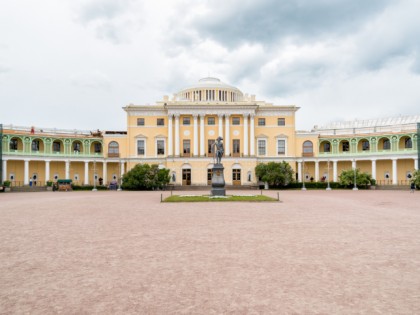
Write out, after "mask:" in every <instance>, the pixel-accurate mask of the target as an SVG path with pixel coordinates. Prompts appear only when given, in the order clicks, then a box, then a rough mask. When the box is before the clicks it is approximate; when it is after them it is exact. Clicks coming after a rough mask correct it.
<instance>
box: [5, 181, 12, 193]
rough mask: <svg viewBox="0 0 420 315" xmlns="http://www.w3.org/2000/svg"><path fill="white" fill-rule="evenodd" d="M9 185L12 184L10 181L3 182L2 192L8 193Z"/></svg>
mask: <svg viewBox="0 0 420 315" xmlns="http://www.w3.org/2000/svg"><path fill="white" fill-rule="evenodd" d="M11 184H12V182H11V181H10V180H5V181H4V182H3V186H4V191H5V192H7V191H10V185H11Z"/></svg>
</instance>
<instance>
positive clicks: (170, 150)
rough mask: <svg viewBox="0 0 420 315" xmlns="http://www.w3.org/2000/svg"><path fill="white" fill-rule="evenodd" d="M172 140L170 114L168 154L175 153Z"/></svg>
mask: <svg viewBox="0 0 420 315" xmlns="http://www.w3.org/2000/svg"><path fill="white" fill-rule="evenodd" d="M172 140H173V137H172V115H168V156H173V155H174V150H173V145H172Z"/></svg>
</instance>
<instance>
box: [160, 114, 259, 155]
mask: <svg viewBox="0 0 420 315" xmlns="http://www.w3.org/2000/svg"><path fill="white" fill-rule="evenodd" d="M242 116H243V121H244V123H243V135H244V138H243V139H244V140H243V142H244V143H243V156H255V137H254V128H255V122H254V116H255V115H254V114H243V115H242ZM198 117H200V119H198ZM205 117H206V115H205V114H193V139H192V143H193V156H205V154H206V150H205V147H206V144H205V132H204V126H205ZM230 117H231V114H220V115H218V136H220V137H222V138H223V140H224V141H223V143H224V148H225V156H229V155H230V154H231V143H230V130H231V127H230ZM223 118H224V134H223ZM248 118H249V120H250V122H249V125H248ZM173 119H175V137H174V136H173V129H174V128H173ZM179 119H180V114H175V115H172V114H171V115H169V116H168V156H179V155H180V122H179ZM199 121H200V122H199ZM198 124H200V137H198V130H199V128H198ZM248 126H249V127H248ZM248 134H249V140H248ZM174 138H175V143H174V142H173V140H174ZM174 151H175V152H174ZM248 152H249V153H248Z"/></svg>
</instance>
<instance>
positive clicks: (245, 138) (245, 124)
mask: <svg viewBox="0 0 420 315" xmlns="http://www.w3.org/2000/svg"><path fill="white" fill-rule="evenodd" d="M244 156H248V114H244Z"/></svg>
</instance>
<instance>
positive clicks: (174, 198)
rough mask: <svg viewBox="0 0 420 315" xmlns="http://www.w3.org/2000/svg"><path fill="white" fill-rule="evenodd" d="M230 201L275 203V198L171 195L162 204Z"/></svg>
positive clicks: (260, 196) (262, 196) (259, 196)
mask: <svg viewBox="0 0 420 315" xmlns="http://www.w3.org/2000/svg"><path fill="white" fill-rule="evenodd" d="M232 201H251V202H252V201H257V202H259V201H277V199H276V198H272V197H268V196H264V195H255V196H225V197H213V196H182V195H173V196H170V197H167V198H165V199H164V200H163V202H232Z"/></svg>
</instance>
